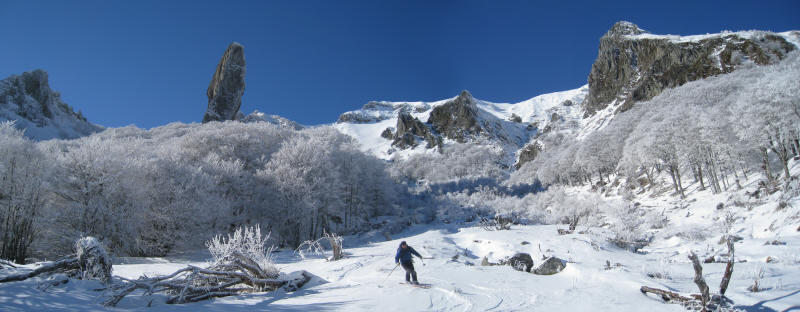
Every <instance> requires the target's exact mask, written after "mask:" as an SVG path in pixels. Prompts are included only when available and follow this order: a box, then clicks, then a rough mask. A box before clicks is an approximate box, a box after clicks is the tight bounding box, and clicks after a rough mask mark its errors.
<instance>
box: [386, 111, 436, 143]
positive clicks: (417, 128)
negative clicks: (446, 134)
mask: <svg viewBox="0 0 800 312" xmlns="http://www.w3.org/2000/svg"><path fill="white" fill-rule="evenodd" d="M417 138H421V139H424V140H425V141H427V142H428V143H427V148H432V147H434V146H437V145H441V138H439V137H437V136H435V135H434V134H433V133H432V132H431V129H430V128H428V126H427V125H426V124H424V123H422V122H421V121H419V119H417V118H416V117H412V116H411V114H409V113H406V112H402V113H400V114H399V115H398V116H397V132H395V133H394V142H393V143H392V145H393V146H397V147H399V148H407V147H414V146H417V145H418V144H419V143H417Z"/></svg>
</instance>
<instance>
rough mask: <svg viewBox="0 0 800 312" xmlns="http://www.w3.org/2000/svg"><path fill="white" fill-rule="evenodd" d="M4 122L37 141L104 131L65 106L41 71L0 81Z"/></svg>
mask: <svg viewBox="0 0 800 312" xmlns="http://www.w3.org/2000/svg"><path fill="white" fill-rule="evenodd" d="M5 120H13V121H15V123H16V126H17V127H18V128H23V129H25V135H26V136H28V137H30V138H33V139H37V140H46V139H74V138H78V137H82V136H86V135H89V134H92V133H94V132H98V131H101V130H102V129H103V128H102V127H100V126H97V125H94V124H92V123H90V122H88V121H87V120H86V118H85V117H83V114H81V112H75V110H74V109H73V108H72V107H70V106H69V105H67V104H66V103H64V102H63V101H62V100H61V94H60V93H58V92H56V91H53V90H52V89H50V82H49V78H48V74H47V72H45V71H43V70H40V69H37V70H34V71H31V72H25V73H23V74H21V75H12V76H11V77H8V78H6V79H3V80H0V121H5Z"/></svg>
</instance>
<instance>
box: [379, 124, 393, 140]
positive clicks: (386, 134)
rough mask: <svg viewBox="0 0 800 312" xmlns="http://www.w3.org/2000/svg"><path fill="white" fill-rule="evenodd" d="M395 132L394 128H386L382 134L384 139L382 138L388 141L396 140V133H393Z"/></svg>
mask: <svg viewBox="0 0 800 312" xmlns="http://www.w3.org/2000/svg"><path fill="white" fill-rule="evenodd" d="M393 130H394V129H392V127H389V128H386V129H384V130H383V132H381V137H382V138H384V139H387V140H392V139H394V132H393Z"/></svg>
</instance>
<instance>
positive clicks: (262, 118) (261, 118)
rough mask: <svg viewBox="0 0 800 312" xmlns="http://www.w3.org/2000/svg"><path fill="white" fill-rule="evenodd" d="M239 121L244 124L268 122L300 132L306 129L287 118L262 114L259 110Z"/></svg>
mask: <svg viewBox="0 0 800 312" xmlns="http://www.w3.org/2000/svg"><path fill="white" fill-rule="evenodd" d="M238 120H239V121H241V122H244V123H253V122H266V123H270V124H273V125H276V126H279V127H282V128H287V129H293V130H300V129H303V128H305V127H303V125H301V124H299V123H297V122H295V121H293V120H289V119H287V118H284V117H281V116H278V115H267V114H265V113H262V112H260V111H259V110H254V111H253V112H252V113H250V114H249V115H247V116H244V117H241V118H239V119H238Z"/></svg>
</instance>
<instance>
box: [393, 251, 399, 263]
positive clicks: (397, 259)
mask: <svg viewBox="0 0 800 312" xmlns="http://www.w3.org/2000/svg"><path fill="white" fill-rule="evenodd" d="M394 263H400V248H398V249H397V254H395V255H394Z"/></svg>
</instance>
